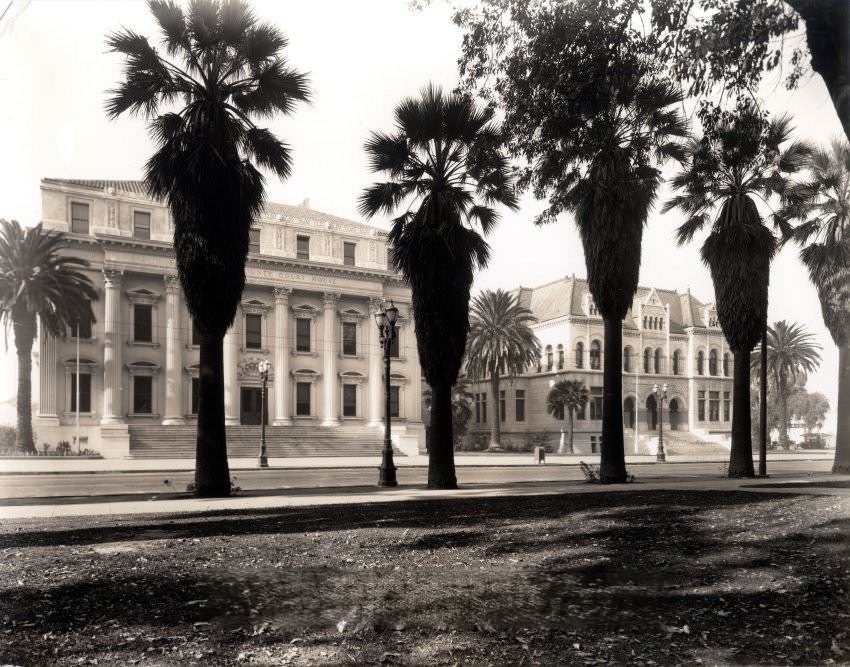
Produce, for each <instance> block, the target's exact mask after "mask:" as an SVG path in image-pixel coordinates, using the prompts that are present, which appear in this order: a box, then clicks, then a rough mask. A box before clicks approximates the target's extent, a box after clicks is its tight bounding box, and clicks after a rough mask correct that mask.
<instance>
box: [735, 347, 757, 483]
mask: <svg viewBox="0 0 850 667" xmlns="http://www.w3.org/2000/svg"><path fill="white" fill-rule="evenodd" d="M734 354H735V377H734V378H733V387H732V451H731V452H730V454H729V477H755V474H756V473H755V470H754V468H753V434H752V432H751V430H750V427H751V415H750V354H749V352H746V351H740V352H735V353H734Z"/></svg>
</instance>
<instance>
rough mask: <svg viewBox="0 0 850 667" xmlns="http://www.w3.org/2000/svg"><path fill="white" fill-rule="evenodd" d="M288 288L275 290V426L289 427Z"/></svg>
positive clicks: (289, 291)
mask: <svg viewBox="0 0 850 667" xmlns="http://www.w3.org/2000/svg"><path fill="white" fill-rule="evenodd" d="M291 293H292V290H291V289H289V288H288V287H275V290H274V331H275V348H274V421H273V422H272V423H273V424H274V425H275V426H289V425H291V424H292V419H290V417H289V295H290V294H291Z"/></svg>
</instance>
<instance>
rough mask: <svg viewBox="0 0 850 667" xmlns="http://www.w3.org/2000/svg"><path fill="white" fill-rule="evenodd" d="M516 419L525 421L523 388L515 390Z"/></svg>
mask: <svg viewBox="0 0 850 667" xmlns="http://www.w3.org/2000/svg"><path fill="white" fill-rule="evenodd" d="M516 420H517V421H518V422H524V421H525V389H517V390H516Z"/></svg>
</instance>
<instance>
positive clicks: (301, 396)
mask: <svg viewBox="0 0 850 667" xmlns="http://www.w3.org/2000/svg"><path fill="white" fill-rule="evenodd" d="M295 414H296V415H298V416H299V417H309V416H310V383H309V382H296V383H295Z"/></svg>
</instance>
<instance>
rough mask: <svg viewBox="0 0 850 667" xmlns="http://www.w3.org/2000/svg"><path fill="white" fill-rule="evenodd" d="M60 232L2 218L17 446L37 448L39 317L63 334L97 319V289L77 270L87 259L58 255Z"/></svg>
mask: <svg viewBox="0 0 850 667" xmlns="http://www.w3.org/2000/svg"><path fill="white" fill-rule="evenodd" d="M64 247H65V242H64V240H63V239H62V237H61V236H60V235H59V234H57V233H53V232H45V231H43V230H42V228H41V225H40V224H38V225H36V226H35V227H29V228H26V229H25V228H23V227H21V225H20V224H18V222H17V221H16V220H12V221H8V220H0V322H2V325H3V328H4V331H5V332H6V334H7V335H8V331H9V327H10V326H11V328H12V330H13V331H14V334H15V351H16V352H17V355H18V399H17V402H18V415H17V417H18V429H17V435H16V440H15V446H16V447H17V449H19V450H20V451H22V452H32V451H35V443H33V436H32V378H31V375H32V344H33V341H34V340H35V336H36V333H37V323H36V322H37V319H40V320H41V327H42V330H43V331H44V332H45V333H48V334H52V335H54V336H64V335H65V334H66V333H67V332H68V330H74V329H75V328H76V327H77V326H78V324H79V323H81V322H87V323H92V322H94V321H95V319H94V312H93V311H92V307H91V303H92V301H96V300H97V292H96V291H95V289H94V287H93V286H92V282H91V280H90V279H89V277H88V276H87V275H85V274H84V273H81V272H80V270H79V269H84V268H86V267H88V265H89V263H88V262H87V261H86V260H84V259H82V258H79V257H69V256H64V255H61V254H60V250H62V248H64Z"/></svg>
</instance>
